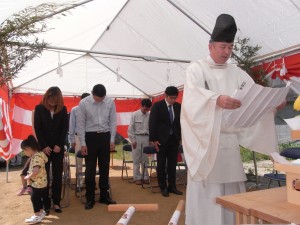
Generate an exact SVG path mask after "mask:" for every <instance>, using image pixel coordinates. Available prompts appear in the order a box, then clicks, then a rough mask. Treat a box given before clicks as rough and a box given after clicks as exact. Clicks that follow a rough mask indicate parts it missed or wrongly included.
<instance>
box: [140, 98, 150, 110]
mask: <svg viewBox="0 0 300 225" xmlns="http://www.w3.org/2000/svg"><path fill="white" fill-rule="evenodd" d="M141 105H142V106H145V107H147V108H150V107H151V106H152V102H151V100H150V99H149V98H144V99H142V101H141Z"/></svg>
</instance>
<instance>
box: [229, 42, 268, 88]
mask: <svg viewBox="0 0 300 225" xmlns="http://www.w3.org/2000/svg"><path fill="white" fill-rule="evenodd" d="M249 41H250V38H244V39H241V38H239V37H238V38H237V41H236V42H235V44H234V47H233V53H234V54H232V58H233V59H234V60H235V61H236V62H237V63H238V66H239V67H240V68H242V69H243V70H244V71H246V72H247V73H248V74H249V75H250V76H251V77H252V79H253V80H254V82H255V83H257V84H260V85H262V86H268V82H267V80H266V78H265V72H264V70H263V68H262V67H259V66H258V63H257V62H256V61H255V57H256V56H257V55H258V51H259V50H260V49H261V47H260V46H258V45H256V46H251V45H249Z"/></svg>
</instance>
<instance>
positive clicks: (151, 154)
mask: <svg viewBox="0 0 300 225" xmlns="http://www.w3.org/2000/svg"><path fill="white" fill-rule="evenodd" d="M143 153H144V154H146V155H147V156H148V164H146V162H143V167H142V188H144V189H145V188H151V191H152V192H154V193H155V192H158V191H154V188H156V187H159V186H158V183H157V175H155V176H153V174H154V171H155V173H156V167H157V160H156V149H155V148H154V146H145V147H143ZM145 170H148V172H149V185H145V183H144V180H145V178H144V174H145ZM155 181H156V183H155ZM159 192H160V190H159Z"/></svg>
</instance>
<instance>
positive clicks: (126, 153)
mask: <svg viewBox="0 0 300 225" xmlns="http://www.w3.org/2000/svg"><path fill="white" fill-rule="evenodd" d="M128 164H132V167H133V160H132V147H131V145H130V144H127V145H124V146H123V149H122V174H121V178H122V179H123V180H127V181H128V182H132V181H133V177H129V176H128V169H129V167H128ZM124 171H125V174H126V176H124Z"/></svg>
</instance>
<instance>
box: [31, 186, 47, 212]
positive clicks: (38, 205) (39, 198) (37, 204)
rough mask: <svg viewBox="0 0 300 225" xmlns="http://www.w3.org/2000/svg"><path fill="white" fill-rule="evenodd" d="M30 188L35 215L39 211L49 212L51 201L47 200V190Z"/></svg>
mask: <svg viewBox="0 0 300 225" xmlns="http://www.w3.org/2000/svg"><path fill="white" fill-rule="evenodd" d="M31 188H32V194H31V202H32V206H33V211H34V212H35V213H37V212H39V211H41V209H44V210H45V211H46V210H50V206H51V200H50V198H49V191H48V188H46V187H45V188H34V187H31Z"/></svg>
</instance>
